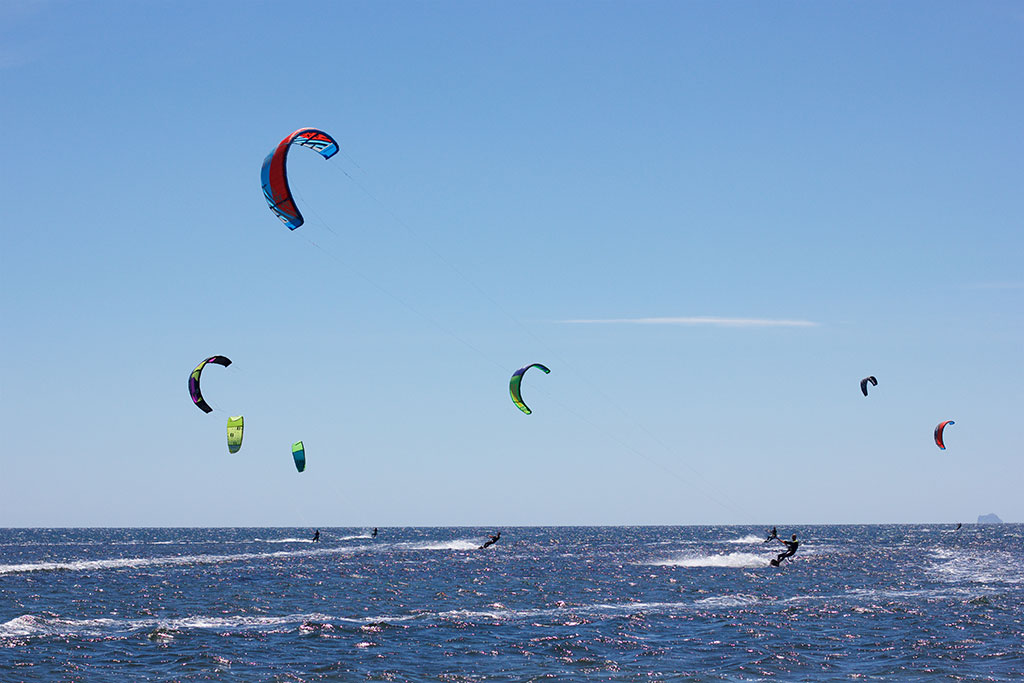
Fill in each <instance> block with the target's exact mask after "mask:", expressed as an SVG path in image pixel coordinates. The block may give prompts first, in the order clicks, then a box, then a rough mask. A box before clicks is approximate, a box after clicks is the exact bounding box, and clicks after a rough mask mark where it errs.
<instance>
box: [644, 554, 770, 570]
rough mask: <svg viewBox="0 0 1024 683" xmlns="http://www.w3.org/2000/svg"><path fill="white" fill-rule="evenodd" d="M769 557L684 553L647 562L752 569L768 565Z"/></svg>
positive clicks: (659, 564)
mask: <svg viewBox="0 0 1024 683" xmlns="http://www.w3.org/2000/svg"><path fill="white" fill-rule="evenodd" d="M769 559H770V558H769V557H767V556H764V555H755V554H754V553H727V554H725V555H685V556H682V557H672V558H666V559H662V560H654V561H653V562H648V563H647V564H649V565H652V566H655V567H735V568H742V569H753V568H754V567H766V566H768V560H769Z"/></svg>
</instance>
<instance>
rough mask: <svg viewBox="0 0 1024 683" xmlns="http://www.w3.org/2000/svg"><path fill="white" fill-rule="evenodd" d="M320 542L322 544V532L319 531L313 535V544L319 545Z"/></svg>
mask: <svg viewBox="0 0 1024 683" xmlns="http://www.w3.org/2000/svg"><path fill="white" fill-rule="evenodd" d="M319 542H320V530H319V529H317V530H316V532H315V533H314V534H313V543H319Z"/></svg>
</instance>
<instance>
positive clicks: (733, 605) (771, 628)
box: [0, 524, 1024, 683]
mask: <svg viewBox="0 0 1024 683" xmlns="http://www.w3.org/2000/svg"><path fill="white" fill-rule="evenodd" d="M490 531H493V530H491V529H467V528H398V529H396V528H386V529H384V528H382V529H381V530H380V533H379V535H378V536H377V538H370V537H369V533H368V532H369V530H365V529H321V534H322V539H321V543H318V544H313V543H311V542H310V538H311V536H312V532H313V530H312V529H280V528H271V529H7V530H0V681H2V682H3V683H13V682H17V681H83V682H88V683H102V682H105V681H118V682H121V681H281V682H284V681H288V682H296V681H489V680H495V681H536V680H556V681H572V680H577V681H761V680H769V681H803V680H811V681H838V680H854V679H866V680H889V681H908V680H909V681H916V680H922V681H954V680H955V681H960V680H968V681H1010V680H1013V681H1019V680H1024V525H1019V524H1015V525H1010V524H1004V525H984V526H979V525H973V524H971V525H964V527H963V528H962V529H960V530H959V531H955V530H954V525H892V526H801V527H795V528H790V527H785V528H783V527H780V528H779V534H780V535H783V534H785V535H786V536H788V535H789V534H791V533H794V532H795V533H797V534H798V535H799V537H800V539H801V542H802V545H801V547H800V550H799V552H798V553H797V555H796V556H795V558H794V559H793V561H792V562H790V563H784V564H783V566H781V567H779V568H773V567H769V566H768V559H769V558H770V557H771V556H773V554H775V553H778V552H780V551H781V550H782V546H781V545H780V544H778V543H777V542H776V543H772V544H767V545H766V544H765V543H763V540H764V537H765V529H763V528H755V527H723V526H716V527H549V528H540V527H530V528H505V529H501V531H502V535H501V540H500V541H499V542H498V543H497V544H496V545H494V546H493V547H491V548H488V549H487V550H478V549H477V547H478V546H479V545H480V544H481V543H482V542H483V541H484V540H486V532H490Z"/></svg>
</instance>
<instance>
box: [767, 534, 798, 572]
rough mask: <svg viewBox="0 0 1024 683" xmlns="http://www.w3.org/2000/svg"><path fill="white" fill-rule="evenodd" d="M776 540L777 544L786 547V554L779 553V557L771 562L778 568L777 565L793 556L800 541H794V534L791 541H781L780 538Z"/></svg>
mask: <svg viewBox="0 0 1024 683" xmlns="http://www.w3.org/2000/svg"><path fill="white" fill-rule="evenodd" d="M777 540H778V541H779V543H781V544H783V545H784V546H786V552H784V553H779V556H778V557H776V558H775V559H774V560H772V564H773V565H775V566H776V567H778V566H779V564H780V563H781V562H782V561H783V560H784V559H786V558H787V557H792V556H793V555H795V554H796V549H797V548H799V547H800V541H798V540H796V534H793V540H792V541H783V540H782V539H781V538H777Z"/></svg>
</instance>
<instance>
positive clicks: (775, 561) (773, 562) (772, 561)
mask: <svg viewBox="0 0 1024 683" xmlns="http://www.w3.org/2000/svg"><path fill="white" fill-rule="evenodd" d="M768 564H770V565H771V566H773V567H778V566H779V561H778V560H769V561H768Z"/></svg>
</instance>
